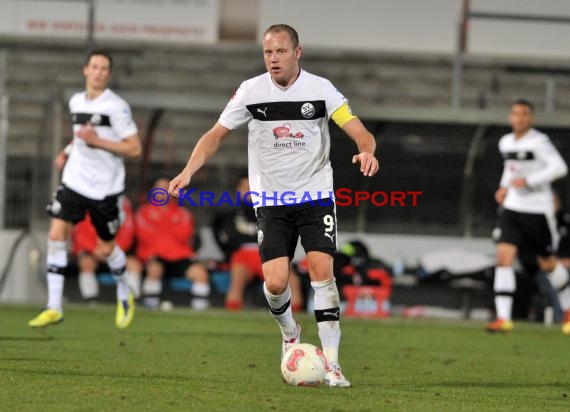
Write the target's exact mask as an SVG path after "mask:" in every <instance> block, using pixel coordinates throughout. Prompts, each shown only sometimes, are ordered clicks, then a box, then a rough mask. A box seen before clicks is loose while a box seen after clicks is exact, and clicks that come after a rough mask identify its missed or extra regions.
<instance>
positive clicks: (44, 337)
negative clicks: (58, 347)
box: [0, 336, 53, 342]
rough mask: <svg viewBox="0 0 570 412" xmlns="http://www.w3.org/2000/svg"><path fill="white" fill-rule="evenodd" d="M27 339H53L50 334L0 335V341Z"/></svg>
mask: <svg viewBox="0 0 570 412" xmlns="http://www.w3.org/2000/svg"><path fill="white" fill-rule="evenodd" d="M3 340H5V341H16V342H17V341H24V342H26V341H29V342H34V341H36V342H42V341H45V342H47V341H50V340H53V337H51V336H0V341H3Z"/></svg>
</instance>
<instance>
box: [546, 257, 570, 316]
mask: <svg viewBox="0 0 570 412" xmlns="http://www.w3.org/2000/svg"><path fill="white" fill-rule="evenodd" d="M548 280H549V281H550V284H551V285H552V287H553V288H554V289H556V290H557V291H558V300H559V302H560V307H561V308H562V310H564V311H566V310H569V309H570V285H569V281H570V276H569V274H568V270H567V269H566V268H565V267H564V265H563V264H562V263H561V262H560V261H557V262H556V267H555V268H554V270H553V271H552V272H550V273H549V274H548Z"/></svg>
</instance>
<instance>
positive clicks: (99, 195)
mask: <svg viewBox="0 0 570 412" xmlns="http://www.w3.org/2000/svg"><path fill="white" fill-rule="evenodd" d="M111 69H112V59H111V56H110V55H109V54H107V53H106V52H104V51H100V50H98V51H93V52H91V53H90V54H89V56H88V57H87V61H86V64H85V66H84V68H83V75H84V76H85V88H86V90H85V91H84V92H81V93H76V94H74V95H73V96H72V97H71V99H70V101H69V110H70V112H71V115H72V120H73V135H74V137H73V144H72V149H71V153H70V154H69V158H68V159H67V162H66V164H65V168H64V169H63V177H62V186H61V187H60V188H59V189H58V190H57V192H56V193H55V194H54V197H53V199H52V200H51V202H50V204H49V205H48V213H49V214H50V215H51V216H52V219H51V226H50V231H49V234H48V248H47V266H48V274H47V281H48V303H47V308H46V309H45V310H44V311H42V312H41V313H40V314H39V315H38V316H37V317H35V318H34V319H32V320H31V321H30V322H28V325H29V326H30V327H45V326H48V325H52V324H56V323H59V322H61V321H62V320H63V309H62V297H63V286H64V276H63V275H64V272H65V268H66V266H67V242H66V239H67V235H68V230H67V229H68V225H69V224H75V223H78V222H80V221H81V220H83V219H84V218H85V213H86V212H87V211H89V214H90V216H91V220H92V222H93V225H94V226H95V229H96V231H97V235H98V237H99V242H100V245H101V248H100V250H101V251H102V253H103V254H104V256H106V260H107V264H108V266H109V268H110V270H111V272H112V273H113V274H114V276H115V280H116V281H117V314H116V319H115V324H116V326H117V327H118V328H121V329H122V328H126V327H127V326H129V324H130V323H131V321H132V319H133V316H134V309H135V305H134V297H133V294H132V293H131V292H130V289H129V286H128V283H127V277H126V275H125V266H126V257H125V253H124V251H123V250H121V248H120V247H119V246H117V245H116V244H115V241H114V238H115V234H116V232H117V230H118V228H119V208H118V201H119V195H120V194H121V193H122V192H123V191H124V189H125V166H124V162H123V157H136V156H139V155H140V153H141V144H140V139H139V137H138V131H137V127H136V125H135V123H134V121H133V119H132V115H131V110H130V108H129V105H128V104H127V103H126V102H125V101H124V100H123V99H121V98H120V97H119V96H117V95H116V94H115V93H113V92H112V91H111V90H110V89H108V88H107V83H108V81H109V78H110V76H111Z"/></svg>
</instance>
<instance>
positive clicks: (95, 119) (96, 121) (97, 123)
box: [89, 113, 102, 126]
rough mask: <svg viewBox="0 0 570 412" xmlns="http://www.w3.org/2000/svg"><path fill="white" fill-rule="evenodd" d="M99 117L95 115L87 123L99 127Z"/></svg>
mask: <svg viewBox="0 0 570 412" xmlns="http://www.w3.org/2000/svg"><path fill="white" fill-rule="evenodd" d="M101 120H102V119H101V115H100V114H97V113H95V114H94V115H93V116H91V119H90V120H89V123H91V124H92V125H94V126H97V125H100V124H101Z"/></svg>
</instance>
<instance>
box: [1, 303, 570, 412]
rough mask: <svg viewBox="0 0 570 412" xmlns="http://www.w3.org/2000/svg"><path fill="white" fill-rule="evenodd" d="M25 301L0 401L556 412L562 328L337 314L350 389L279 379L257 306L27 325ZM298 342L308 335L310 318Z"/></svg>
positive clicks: (112, 406)
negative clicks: (500, 329)
mask: <svg viewBox="0 0 570 412" xmlns="http://www.w3.org/2000/svg"><path fill="white" fill-rule="evenodd" d="M37 309H38V308H30V307H17V306H3V307H0V410H3V411H4V410H5V411H31V410H33V411H36V410H42V411H44V410H45V411H52V410H53V411H78V410H81V411H174V410H176V411H177V410H180V411H182V410H184V411H256V412H259V411H266V410H267V411H271V410H274V411H318V412H325V411H380V410H406V411H408V410H417V411H442V410H448V411H458V410H477V411H479V410H501V411H503V410H513V411H521V410H529V411H537V410H541V411H543V410H570V398H569V396H570V375H569V371H570V365H569V362H568V359H569V354H570V350H569V348H570V337H565V336H563V335H562V334H561V333H560V331H559V329H558V328H544V327H542V326H539V325H528V324H518V325H517V329H516V331H515V332H513V333H512V334H510V335H488V334H486V333H484V332H483V331H482V325H481V324H479V323H466V322H456V321H447V322H443V321H428V320H422V321H417V320H414V321H409V320H403V319H390V320H387V321H374V320H354V319H344V320H343V339H342V347H341V360H342V366H343V371H344V372H345V374H346V375H347V377H348V378H349V379H350V380H351V381H352V383H353V385H354V387H353V388H349V389H342V388H335V389H332V388H326V387H318V388H295V387H290V386H288V385H286V384H284V383H283V382H282V380H281V375H280V370H279V363H280V359H279V358H280V339H279V334H278V329H277V326H276V324H275V323H274V321H273V320H272V319H271V318H270V317H269V315H268V314H267V313H266V312H265V311H259V312H243V313H239V314H232V313H225V312H223V311H210V312H207V313H202V314H199V313H194V312H191V311H189V310H185V309H184V310H183V309H180V310H174V311H172V312H169V313H162V312H149V311H145V310H143V309H139V310H138V313H137V316H136V317H135V321H134V323H133V325H132V326H131V327H130V328H129V329H127V330H124V331H120V330H117V329H115V326H114V308H112V307H111V306H99V307H95V308H88V307H84V306H71V305H69V306H68V307H67V308H66V313H65V322H63V323H62V324H60V325H57V326H52V327H50V328H47V329H44V330H31V329H29V328H28V327H27V326H26V322H27V321H28V320H29V319H30V318H32V317H33V316H35V315H36V314H37V313H38V310H37ZM299 320H300V322H301V324H302V325H303V340H304V341H305V342H309V343H313V344H318V338H317V334H316V326H315V323H314V319H313V317H312V316H308V315H302V316H299Z"/></svg>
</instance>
